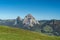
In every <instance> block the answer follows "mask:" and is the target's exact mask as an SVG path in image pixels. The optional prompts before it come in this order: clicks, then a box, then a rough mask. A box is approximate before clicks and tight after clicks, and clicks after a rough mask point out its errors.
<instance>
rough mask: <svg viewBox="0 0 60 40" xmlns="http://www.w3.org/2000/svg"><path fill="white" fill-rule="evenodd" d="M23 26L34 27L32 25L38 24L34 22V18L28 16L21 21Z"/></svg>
mask: <svg viewBox="0 0 60 40" xmlns="http://www.w3.org/2000/svg"><path fill="white" fill-rule="evenodd" d="M23 24H24V26H31V27H32V26H34V24H38V22H37V21H36V20H35V18H34V17H33V16H32V15H31V14H28V15H27V16H25V18H24V20H23Z"/></svg>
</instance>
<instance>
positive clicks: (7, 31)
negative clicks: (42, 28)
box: [0, 26, 60, 40]
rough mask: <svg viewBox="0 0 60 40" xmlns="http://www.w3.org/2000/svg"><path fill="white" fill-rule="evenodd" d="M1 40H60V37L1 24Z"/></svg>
mask: <svg viewBox="0 0 60 40" xmlns="http://www.w3.org/2000/svg"><path fill="white" fill-rule="evenodd" d="M0 40H60V37H56V36H47V35H43V34H39V33H35V32H30V31H28V30H23V29H18V28H11V27H7V26H0Z"/></svg>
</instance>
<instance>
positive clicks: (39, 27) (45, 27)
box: [0, 14, 60, 36]
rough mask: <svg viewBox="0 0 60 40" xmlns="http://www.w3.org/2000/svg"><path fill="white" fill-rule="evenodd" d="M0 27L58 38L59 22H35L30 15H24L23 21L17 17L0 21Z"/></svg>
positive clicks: (59, 32)
mask: <svg viewBox="0 0 60 40" xmlns="http://www.w3.org/2000/svg"><path fill="white" fill-rule="evenodd" d="M0 25H6V26H11V27H18V28H22V29H27V30H31V31H36V32H42V33H46V34H48V35H56V36H60V20H55V19H53V20H36V19H35V18H34V17H33V16H32V15H31V14H28V15H26V16H25V17H24V19H22V18H21V17H19V16H18V17H17V18H16V19H10V20H1V19H0Z"/></svg>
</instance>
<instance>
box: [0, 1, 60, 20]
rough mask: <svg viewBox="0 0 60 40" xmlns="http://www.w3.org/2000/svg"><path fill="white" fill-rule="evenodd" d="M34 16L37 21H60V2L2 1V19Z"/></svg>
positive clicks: (0, 13) (0, 9) (0, 14)
mask: <svg viewBox="0 0 60 40" xmlns="http://www.w3.org/2000/svg"><path fill="white" fill-rule="evenodd" d="M27 14H32V15H33V16H34V17H35V18H36V19H37V20H50V19H60V1H59V0H0V19H15V18H16V17H17V16H20V17H21V18H24V17H25V16H26V15H27Z"/></svg>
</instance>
